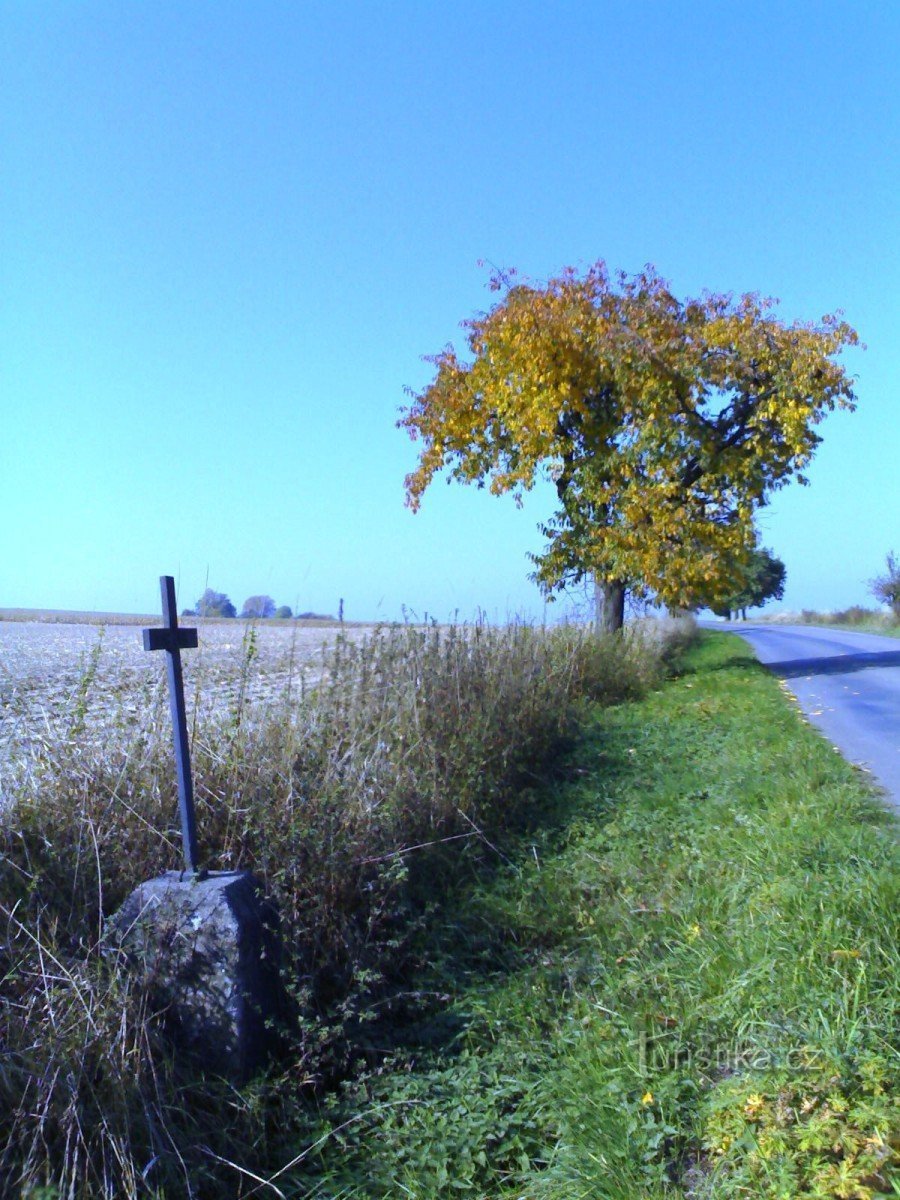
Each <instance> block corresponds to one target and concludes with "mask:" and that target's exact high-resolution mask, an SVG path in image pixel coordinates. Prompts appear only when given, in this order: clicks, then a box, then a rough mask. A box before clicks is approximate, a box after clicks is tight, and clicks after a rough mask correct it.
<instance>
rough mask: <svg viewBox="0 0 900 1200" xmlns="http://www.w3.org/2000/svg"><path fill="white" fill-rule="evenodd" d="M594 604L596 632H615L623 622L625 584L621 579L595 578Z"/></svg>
mask: <svg viewBox="0 0 900 1200" xmlns="http://www.w3.org/2000/svg"><path fill="white" fill-rule="evenodd" d="M594 605H595V611H596V625H597V632H598V633H615V632H616V630H618V629H621V628H622V626H623V625H624V624H625V584H624V582H623V581H622V580H621V579H612V580H610V579H595V580H594Z"/></svg>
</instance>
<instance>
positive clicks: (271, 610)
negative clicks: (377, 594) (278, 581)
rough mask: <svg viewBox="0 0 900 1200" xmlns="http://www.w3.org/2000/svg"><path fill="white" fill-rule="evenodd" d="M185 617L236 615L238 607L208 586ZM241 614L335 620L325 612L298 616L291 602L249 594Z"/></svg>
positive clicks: (287, 618)
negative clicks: (281, 601)
mask: <svg viewBox="0 0 900 1200" xmlns="http://www.w3.org/2000/svg"><path fill="white" fill-rule="evenodd" d="M343 610H344V602H343V600H342V601H341V619H342V620H343ZM181 615H182V616H183V617H236V616H237V615H238V612H237V609H236V608H235V606H234V605H233V604H232V602H231V600H230V599H229V598H228V596H226V595H225V593H224V592H217V591H214V590H213V588H207V589H206V591H205V592H204V593H203V595H202V596H201V597H200V599H199V600H198V601H197V603H196V605H195V606H194V607H193V608H186V609H184V611H183V612H182V614H181ZM241 616H242V617H245V618H249V619H251V620H268V619H269V618H271V617H275V618H276V620H281V621H290V620H297V621H333V620H334V617H332V616H329V615H328V614H325V613H314V612H302V613H297V614H296V616H295V614H294V612H293V610H292V609H291V606H290V605H289V604H281V605H279V606H277V607H276V605H275V601H274V600H273V599H272V597H271V596H248V597H247V599H246V600H245V601H244V605H243V608H242V609H241Z"/></svg>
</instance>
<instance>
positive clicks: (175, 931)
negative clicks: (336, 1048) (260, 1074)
mask: <svg viewBox="0 0 900 1200" xmlns="http://www.w3.org/2000/svg"><path fill="white" fill-rule="evenodd" d="M108 935H109V937H110V940H111V941H112V942H113V943H114V944H115V945H117V946H119V947H120V948H121V949H122V950H123V951H124V952H125V954H126V957H127V959H128V961H129V963H130V964H131V965H132V967H133V968H134V969H135V970H139V971H141V972H142V973H143V975H144V977H145V979H146V981H147V983H148V985H149V987H150V992H151V996H152V997H153V1002H154V1006H155V1007H156V1008H157V1010H158V1011H159V1012H160V1013H162V1014H163V1015H164V1019H165V1021H166V1023H167V1026H168V1028H169V1029H170V1031H171V1033H172V1036H173V1039H174V1041H175V1043H176V1045H177V1046H178V1048H179V1050H181V1051H184V1052H186V1053H188V1054H190V1055H191V1057H193V1058H195V1059H196V1060H197V1061H198V1062H200V1063H201V1064H203V1065H204V1066H205V1067H207V1068H208V1069H209V1070H211V1071H214V1072H216V1073H217V1074H220V1075H224V1076H226V1077H228V1078H230V1079H233V1080H235V1081H238V1082H240V1081H241V1080H245V1079H247V1078H248V1077H249V1076H250V1075H252V1074H253V1073H254V1071H255V1070H257V1069H258V1068H259V1067H260V1066H261V1065H263V1063H264V1062H265V1060H266V1057H267V1055H268V1053H269V1051H270V1049H271V1047H272V1043H273V1038H274V1030H275V1028H276V1027H277V1025H278V1023H279V1018H280V1015H281V1012H280V1010H281V1004H280V989H279V979H278V957H279V944H278V932H277V914H276V913H275V911H274V909H273V908H272V906H271V905H269V904H267V903H266V902H265V901H264V900H263V898H262V893H261V888H260V885H259V882H258V880H257V879H256V878H255V877H254V876H253V875H251V874H250V873H249V872H247V871H234V872H230V871H217V872H212V873H210V874H209V875H207V876H206V877H205V878H201V879H198V878H195V877H193V876H190V875H182V874H181V873H179V872H178V871H168V872H167V873H166V874H165V875H161V876H159V877H158V878H157V879H151V880H149V881H148V882H146V883H142V884H141V885H140V886H139V887H137V888H135V890H134V891H133V892H132V893H131V895H130V896H129V897H128V899H127V900H126V901H125V903H124V904H123V905H122V907H121V908H120V909H119V911H118V912H117V913H116V914H115V916H114V917H112V918H111V919H110V921H109V925H108Z"/></svg>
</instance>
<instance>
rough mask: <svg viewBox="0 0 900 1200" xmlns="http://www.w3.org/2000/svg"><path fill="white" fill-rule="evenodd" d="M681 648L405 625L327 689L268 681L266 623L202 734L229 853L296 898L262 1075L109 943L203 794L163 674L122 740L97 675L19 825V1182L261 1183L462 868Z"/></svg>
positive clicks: (7, 1023) (5, 979) (7, 1082)
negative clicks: (230, 1073)
mask: <svg viewBox="0 0 900 1200" xmlns="http://www.w3.org/2000/svg"><path fill="white" fill-rule="evenodd" d="M666 648H667V644H666V642H665V641H663V642H661V643H657V642H654V641H653V640H652V639H648V638H640V637H632V638H614V639H608V640H601V641H598V640H597V639H595V638H593V637H591V636H589V635H587V634H585V633H583V632H581V631H579V630H565V629H564V630H558V631H553V632H546V631H540V630H534V629H531V628H529V627H525V626H512V627H509V628H507V629H501V630H494V629H490V628H488V627H485V626H475V627H472V628H465V629H462V628H451V629H447V630H439V629H437V628H431V629H421V628H414V627H400V628H388V629H383V630H380V631H377V632H375V633H374V634H373V636H372V637H371V638H369V639H367V640H366V641H365V642H364V643H362V644H358V643H351V642H350V641H345V640H344V639H339V640H338V642H337V644H336V645H335V647H334V648H333V650H332V651H331V652H330V656H329V658H328V660H327V661H326V663H325V664H324V667H325V670H324V676H323V679H322V682H321V683H320V684H319V686H318V687H316V688H315V689H314V690H312V691H308V690H306V689H304V688H303V687H302V680H299V679H297V680H295V679H290V680H289V681H288V683H287V684H286V686H285V689H284V692H283V694H282V696H281V697H280V698H278V699H277V700H275V701H268V702H266V703H265V704H259V703H258V702H255V701H254V699H253V690H252V688H251V687H249V686H247V685H248V683H249V680H250V677H251V676H252V672H253V670H254V658H255V643H254V639H253V635H252V634H251V635H249V636H248V638H247V640H246V641H245V654H244V658H243V663H242V666H241V673H242V678H241V679H239V680H238V686H237V688H236V689H234V690H233V691H232V693H231V695H232V698H231V699H230V700H229V701H228V703H227V704H225V705H224V706H218V707H217V706H212V707H210V706H208V705H204V704H203V703H201V702H200V700H201V699H202V698H199V697H198V698H197V700H198V703H197V705H196V712H197V714H198V715H197V717H196V718H195V724H194V728H193V751H192V752H193V763H194V773H195V793H196V802H197V809H198V822H199V827H200V831H201V841H202V845H203V847H205V848H206V849H207V852H208V856H209V857H208V863H207V865H209V866H211V867H215V868H228V869H231V868H235V867H241V868H244V869H249V870H252V871H255V872H256V873H257V874H258V875H259V876H260V877H261V879H262V881H263V884H264V886H265V888H266V890H267V891H268V893H269V894H270V895H271V897H272V898H273V899H274V900H275V901H276V903H277V905H278V907H279V910H280V915H281V922H282V934H283V941H284V948H285V953H284V961H283V974H284V983H285V986H286V988H287V990H288V992H289V994H290V997H291V1000H292V1008H293V1022H292V1026H291V1029H290V1030H289V1031H288V1033H287V1035H286V1037H287V1041H286V1044H285V1049H284V1053H283V1054H282V1056H281V1057H280V1059H279V1062H278V1063H276V1064H273V1067H272V1069H271V1070H270V1071H269V1072H268V1074H266V1075H264V1076H262V1077H261V1078H260V1079H258V1080H257V1081H255V1083H253V1084H252V1085H250V1086H248V1087H246V1088H244V1089H242V1090H240V1091H239V1090H237V1089H235V1088H233V1087H231V1086H230V1085H229V1084H228V1083H227V1082H225V1081H223V1080H220V1079H216V1078H213V1077H211V1076H209V1075H207V1074H205V1073H204V1070H203V1066H202V1064H199V1063H197V1062H194V1061H190V1060H183V1059H181V1058H180V1057H179V1055H178V1053H177V1050H174V1049H173V1047H172V1046H171V1045H170V1044H169V1042H168V1041H167V1039H166V1037H165V1033H164V1024H163V1022H162V1020H161V1019H160V1014H158V1013H156V1012H155V1011H154V998H153V995H152V993H151V991H150V989H149V988H148V986H147V985H145V983H144V982H142V981H141V980H140V979H138V978H136V977H132V976H130V975H129V974H128V973H127V972H126V971H124V970H123V969H122V964H121V963H119V962H118V961H117V960H116V959H115V958H114V957H111V956H110V953H109V952H108V950H107V949H106V948H105V945H104V940H103V930H104V921H105V919H106V918H107V917H108V916H109V915H110V914H111V913H112V912H114V911H115V910H116V909H117V907H118V906H119V905H120V904H121V902H122V901H123V900H124V898H125V897H126V895H127V894H128V893H129V891H130V890H131V889H132V888H133V887H134V886H135V885H136V884H137V883H138V882H140V881H141V880H143V879H146V878H148V877H151V876H153V875H155V874H157V873H158V872H160V871H162V870H164V869H166V868H170V867H172V866H175V865H177V863H178V861H179V856H180V851H179V847H178V835H177V826H176V813H177V802H176V797H175V792H174V773H173V770H172V765H171V762H170V753H171V752H170V730H169V727H168V715H167V712H166V708H165V700H164V697H163V695H162V694H161V693H159V692H158V693H157V694H156V695H155V696H154V697H150V698H145V700H144V706H143V709H142V713H141V716H140V717H139V718H138V719H135V718H134V716H133V705H132V706H131V707H128V706H125V704H124V700H123V698H122V697H121V696H120V697H118V698H116V697H111V698H110V703H111V704H115V703H122V704H123V715H122V720H121V721H119V722H115V721H114V722H109V721H107V722H106V724H105V726H104V728H105V729H106V730H110V729H115V730H116V731H117V732H115V733H113V734H111V733H107V737H106V740H105V741H104V742H103V743H102V744H101V743H97V742H96V741H95V740H92V739H91V738H90V737H87V736H85V728H84V722H85V713H86V712H87V710H88V705H87V700H88V692H89V691H90V688H91V686H92V678H93V676H90V675H88V674H86V675H85V676H84V678H83V679H82V680H81V681H80V682H79V684H78V686H77V688H76V691H75V693H74V695H73V705H74V709H73V714H72V721H71V722H70V724H69V726H68V728H66V729H64V730H61V731H59V732H58V733H57V735H56V736H47V737H44V738H42V739H40V740H39V741H37V742H36V743H35V744H34V746H33V748H32V752H31V755H32V756H31V759H30V766H29V769H28V770H27V771H23V772H22V774H21V775H20V777H19V779H18V781H17V783H16V785H15V787H14V789H13V791H12V794H11V795H10V797H9V799H8V803H9V807H8V810H7V811H6V812H5V813H4V814H3V825H2V831H0V853H2V871H0V1052H2V1057H0V1194H2V1195H4V1196H31V1197H35V1198H36V1197H41V1200H55V1198H56V1197H63V1196H65V1197H66V1198H67V1200H68V1198H70V1197H71V1198H72V1200H76V1198H87V1197H126V1198H132V1197H135V1198H136V1197H138V1196H148V1195H152V1196H156V1197H175V1196H179V1197H181V1196H197V1197H216V1196H223V1197H224V1196H240V1195H245V1194H246V1195H251V1194H254V1195H255V1194H259V1189H260V1187H261V1186H262V1185H261V1180H262V1179H263V1178H264V1177H265V1176H266V1173H267V1172H268V1171H269V1170H270V1168H271V1164H272V1163H274V1162H276V1161H279V1156H282V1157H283V1154H284V1152H285V1148H286V1147H288V1146H294V1145H296V1143H297V1140H298V1138H299V1137H300V1136H301V1133H302V1131H303V1130H305V1129H306V1128H307V1126H308V1125H309V1124H310V1122H312V1121H313V1120H314V1116H313V1113H314V1110H313V1109H312V1108H311V1107H310V1105H309V1100H310V1097H311V1095H312V1094H314V1092H315V1090H316V1089H317V1088H320V1087H321V1086H322V1085H323V1084H327V1083H329V1082H331V1081H334V1080H336V1079H338V1078H340V1077H342V1076H346V1075H347V1073H348V1072H350V1071H352V1070H353V1067H354V1062H355V1061H356V1057H357V1056H358V1054H359V1053H360V1051H359V1046H360V1043H361V1038H360V1036H359V1033H360V1030H361V1029H364V1028H365V1026H366V1024H367V1023H369V1022H371V1021H372V1020H373V1019H374V1017H375V1016H376V1015H377V1016H379V1017H381V1018H383V1016H384V1014H385V1013H389V1012H390V1011H391V1009H392V1006H394V1005H396V1004H398V1003H400V1002H401V1001H400V1000H399V999H398V997H399V996H400V995H401V993H402V992H403V991H404V987H403V980H405V979H406V978H408V977H409V975H410V972H412V971H413V970H414V968H415V952H414V940H413V938H412V936H411V935H412V934H413V933H414V931H415V930H416V928H417V927H418V925H420V924H421V922H422V920H424V919H425V917H426V916H427V913H428V910H429V908H430V907H431V906H434V905H436V904H439V903H440V900H441V897H442V894H443V888H444V887H445V881H446V880H447V879H449V878H452V876H453V875H454V873H456V874H458V872H459V871H460V869H462V868H463V867H465V865H466V864H467V863H477V862H478V861H479V860H480V859H481V858H482V857H483V856H484V855H492V854H494V853H495V851H494V849H493V840H492V839H494V838H495V837H496V836H497V831H498V830H501V829H502V828H503V827H504V825H507V824H509V823H511V822H514V821H516V820H517V811H516V809H517V796H518V795H519V794H520V792H521V790H522V788H523V786H524V785H525V784H526V783H527V782H528V781H529V780H530V779H531V778H533V777H534V775H535V774H536V773H539V772H540V771H541V770H542V769H544V768H545V767H546V765H547V764H548V762H549V761H550V760H551V759H552V757H553V755H554V754H555V753H556V751H557V750H558V748H559V747H560V745H561V744H562V742H563V741H564V739H565V738H566V736H567V734H568V732H569V730H570V728H571V725H572V721H573V719H574V716H575V714H576V712H577V710H578V706H579V705H580V704H581V703H582V702H583V701H585V700H586V699H590V700H594V701H601V702H606V703H613V702H616V701H619V700H622V699H625V698H628V697H631V696H637V695H639V694H641V693H642V692H643V691H644V690H646V688H647V687H648V685H649V684H651V683H652V682H654V681H655V680H656V679H658V677H659V674H660V671H661V669H662V668H661V664H662V659H663V656H664V654H665V652H666ZM95 668H96V664H93V669H95ZM91 669H92V668H91V664H89V665H88V668H87V670H88V671H90V670H91ZM263 1191H264V1192H266V1194H278V1189H277V1185H276V1184H274V1183H273V1184H271V1185H266V1186H265V1187H264V1188H263Z"/></svg>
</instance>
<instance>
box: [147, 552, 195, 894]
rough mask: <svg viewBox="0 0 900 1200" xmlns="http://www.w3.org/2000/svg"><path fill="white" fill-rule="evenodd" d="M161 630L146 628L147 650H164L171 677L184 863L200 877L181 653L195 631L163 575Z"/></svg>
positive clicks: (189, 645) (192, 642) (191, 642)
mask: <svg viewBox="0 0 900 1200" xmlns="http://www.w3.org/2000/svg"><path fill="white" fill-rule="evenodd" d="M159 590H160V593H161V595H162V616H163V628H162V629H145V630H144V631H143V633H144V649H145V650H165V651H166V656H167V661H166V666H167V667H168V675H169V707H170V710H171V713H172V737H173V740H174V744H175V769H176V772H177V775H178V810H179V813H180V815H181V836H182V841H183V844H184V862H185V866H186V867H187V869H188V871H190V872H192V873H193V874H194V875H199V874H201V871H200V868H199V865H198V862H199V859H198V854H197V819H196V816H195V814H194V784H193V781H192V780H191V750H190V743H189V742H188V732H187V715H186V713H185V707H184V677H183V676H182V673H181V651H182V650H190V649H193V648H195V647H196V646H197V630H196V629H179V627H178V610H177V608H176V607H175V580H174V579H173V578H172V576H171V575H161V576H160V580H159Z"/></svg>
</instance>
